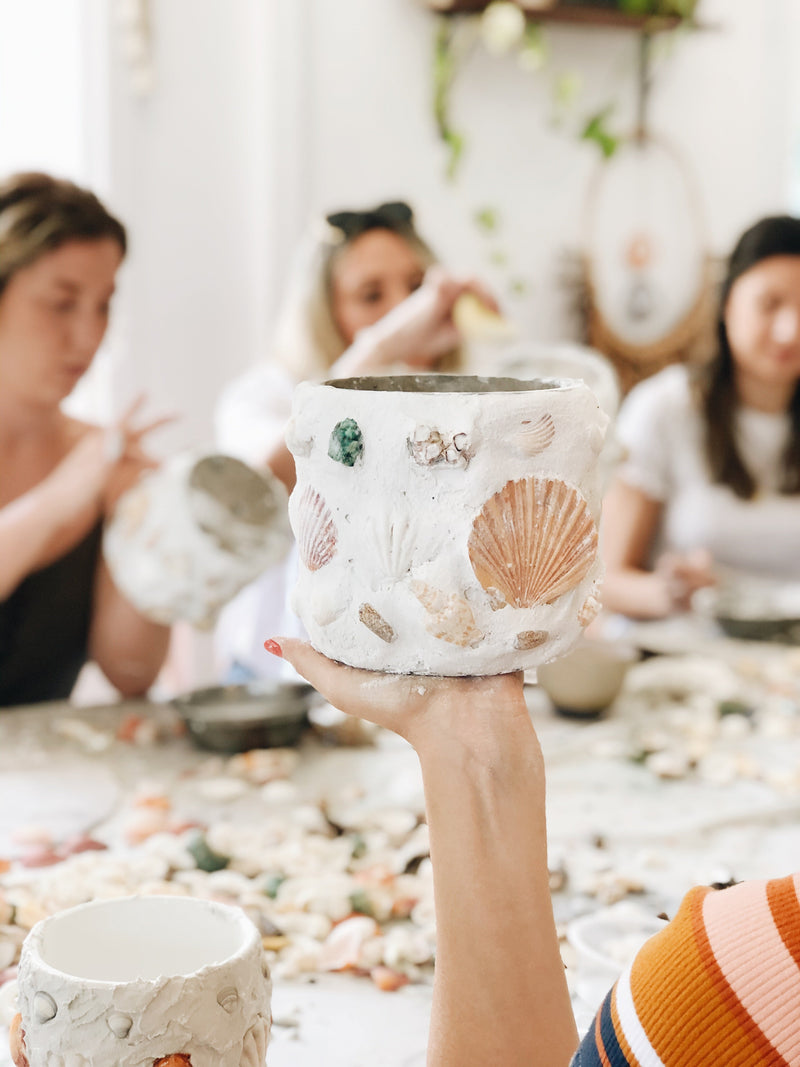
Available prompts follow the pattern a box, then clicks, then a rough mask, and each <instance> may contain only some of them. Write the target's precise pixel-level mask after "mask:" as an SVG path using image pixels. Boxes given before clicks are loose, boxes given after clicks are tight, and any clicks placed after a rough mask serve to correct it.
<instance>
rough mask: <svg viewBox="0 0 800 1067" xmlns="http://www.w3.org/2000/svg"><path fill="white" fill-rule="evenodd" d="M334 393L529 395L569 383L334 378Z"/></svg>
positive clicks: (469, 377) (454, 377)
mask: <svg viewBox="0 0 800 1067" xmlns="http://www.w3.org/2000/svg"><path fill="white" fill-rule="evenodd" d="M324 384H325V385H330V386H332V387H333V388H334V389H352V390H355V391H359V392H367V393H370V392H371V393H530V392H534V391H542V390H546V389H564V388H566V387H568V386H570V385H572V384H573V383H572V382H571V381H569V380H567V379H562V378H532V379H530V380H528V381H525V380H523V379H521V378H485V377H482V376H481V377H479V376H477V375H473V374H387V375H385V376H383V377H364V378H334V379H332V380H331V381H328V382H325V383H324Z"/></svg>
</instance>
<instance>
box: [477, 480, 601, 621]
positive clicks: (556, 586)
mask: <svg viewBox="0 0 800 1067" xmlns="http://www.w3.org/2000/svg"><path fill="white" fill-rule="evenodd" d="M468 549H469V559H470V563H471V564H472V569H473V570H474V571H475V576H476V577H477V579H478V581H479V582H480V583H481V585H482V586H483V588H484V589H486V590H487V592H491V591H494V590H496V591H497V592H498V593H500V595H501V596H503V597H504V598H505V600H506V601H507V603H509V604H513V605H514V607H517V608H529V607H532V606H533V605H534V604H552V602H553V601H554V600H557V599H558V597H560V596H563V594H564V593H568V592H569V591H570V589H574V588H575V586H576V585H578V583H579V582H580V581H581V580H582V579H583V578H585V577H586V575H587V574H588V573H589V570H590V569H591V566H592V564H593V563H594V561H595V557H596V556H597V526H596V524H595V522H594V520H593V518H592V516H591V514H590V512H589V507H588V505H587V503H586V501H585V500H584V498H583V497H582V496H581V494H580V493H579V492H578V490H577V489H574V488H573V487H572V486H571V485H567V483H566V482H562V481H560V480H559V479H557V478H521V479H520V480H519V481H516V482H506V484H505V485H504V486H503V488H502V489H501V490H500V491H499V492H497V493H495V494H494V496H493V497H491V498H490V499H489V500H487V501H486V503H485V504H484V505H483V508H482V509H481V511H480V513H479V515H478V517H477V518H476V519H475V521H474V523H473V524H472V533H471V534H470V537H469V543H468Z"/></svg>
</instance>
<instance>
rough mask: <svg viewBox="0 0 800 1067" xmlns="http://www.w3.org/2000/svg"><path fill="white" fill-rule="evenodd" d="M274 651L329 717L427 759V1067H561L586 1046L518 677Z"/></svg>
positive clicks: (537, 752) (286, 642) (295, 645)
mask: <svg viewBox="0 0 800 1067" xmlns="http://www.w3.org/2000/svg"><path fill="white" fill-rule="evenodd" d="M278 640H279V645H280V648H281V649H282V650H283V654H284V656H285V658H286V659H287V660H289V662H291V663H292V665H293V666H294V667H295V668H296V669H297V670H298V671H299V672H300V673H301V674H302V675H304V677H306V678H308V680H309V681H310V682H311V683H312V685H314V686H315V688H317V689H318V690H319V691H320V692H321V693H323V694H324V695H325V696H326V697H327V699H328V700H330V701H331V703H332V704H334V705H335V706H337V707H339V708H340V709H342V710H343V711H346V712H349V713H350V714H353V715H358V716H360V717H362V718H365V719H369V720H370V721H372V722H376V723H378V724H379V725H381V726H385V727H387V728H389V729H391V730H394V731H395V732H397V733H399V734H401V735H402V736H403V737H405V738H406V739H407V740H408V741H409V742H410V743H411V744H412V745H413V746H414V748H415V749H416V751H417V753H418V755H419V759H420V764H421V767H422V775H423V782H424V787H425V799H426V807H427V813H428V824H429V828H430V837H431V859H432V862H433V869H434V890H435V902H436V923H437V953H436V979H435V985H434V1003H433V1013H432V1018H431V1031H430V1042H429V1050H428V1067H487V1065H489V1064H502V1065H503V1067H566V1065H567V1064H568V1063H569V1061H570V1058H571V1056H572V1054H573V1052H574V1050H575V1048H576V1046H577V1040H578V1039H577V1033H576V1030H575V1024H574V1021H573V1017H572V1010H571V1007H570V1000H569V994H568V991H567V985H566V980H565V977H564V968H563V965H562V962H561V957H560V954H559V948H558V939H557V936H556V931H555V923H554V921H553V911H552V906H551V902H550V891H549V887H548V874H547V844H546V832H545V781H544V765H543V762H542V754H541V749H540V747H539V742H538V739H537V737H536V734H535V732H534V729H533V726H532V724H531V720H530V716H529V715H528V710H527V707H526V705H525V701H524V699H523V694H522V678H521V676H519V675H503V676H500V677H497V678H470V679H455V678H417V677H413V678H412V677H405V676H392V675H380V674H372V673H370V672H368V671H358V670H354V669H352V668H349V667H342V666H339V665H337V664H334V663H331V662H330V661H329V660H327V659H325V657H323V656H321V655H319V654H318V653H317V652H315V651H314V650H313V649H312V648H311V647H310V646H308V645H305V644H303V643H302V642H299V641H296V640H290V639H283V638H279V639H278Z"/></svg>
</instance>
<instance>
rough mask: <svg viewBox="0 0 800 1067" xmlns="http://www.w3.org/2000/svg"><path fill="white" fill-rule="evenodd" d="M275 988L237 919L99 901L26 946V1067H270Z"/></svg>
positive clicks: (215, 907)
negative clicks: (268, 1055) (157, 1066)
mask: <svg viewBox="0 0 800 1067" xmlns="http://www.w3.org/2000/svg"><path fill="white" fill-rule="evenodd" d="M270 994H271V985H270V980H269V971H268V969H267V967H266V963H265V961H264V955H263V949H262V946H261V937H260V935H259V932H258V930H257V929H256V927H255V926H254V925H253V923H252V922H251V921H250V920H249V919H248V918H247V916H246V915H245V914H244V912H242V910H241V909H239V908H233V907H230V906H228V905H224V904H219V903H216V902H211V901H206V900H200V899H197V898H192V897H158V896H153V897H147V896H140V897H123V898H118V899H112V900H101V901H94V902H92V903H90V904H81V905H79V906H78V907H76V908H70V909H69V910H67V911H63V912H59V913H57V914H55V915H52V916H50V917H49V918H47V919H43V920H42V921H41V922H39V923H37V924H36V925H35V926H34V927H33V929H32V930H31V932H30V933H29V934H28V937H27V938H26V940H25V943H24V945H23V949H22V956H21V959H20V966H19V976H18V993H17V995H18V1002H19V1014H18V1015H17V1016H16V1017H15V1019H14V1021H13V1022H12V1025H11V1032H10V1044H11V1052H12V1058H13V1060H14V1063H15V1064H16V1067H50V1065H51V1064H54V1063H59V1064H60V1063H64V1064H69V1065H70V1067H73V1065H74V1067H91V1065H92V1064H97V1063H103V1064H114V1065H115V1067H153V1064H156V1063H162V1061H163V1064H164V1065H165V1067H166V1065H169V1067H178V1065H181V1067H183V1065H184V1064H191V1067H263V1064H264V1061H265V1058H266V1048H267V1041H268V1036H269V1027H270V1022H271V1015H270Z"/></svg>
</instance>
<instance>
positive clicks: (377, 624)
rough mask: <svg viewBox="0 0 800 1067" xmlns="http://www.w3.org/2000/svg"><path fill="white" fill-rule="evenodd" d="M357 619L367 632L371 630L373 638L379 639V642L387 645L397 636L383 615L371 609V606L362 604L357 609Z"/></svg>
mask: <svg viewBox="0 0 800 1067" xmlns="http://www.w3.org/2000/svg"><path fill="white" fill-rule="evenodd" d="M358 617H359V619H361V621H362V622H363V623H364V625H365V626H366V628H367V629H368V630H372V632H373V633H374V634H375V636H376V637H380V639H381V641H385V642H386V643H387V645H389V644H391V643H392V641H394V639H395V638H396V636H397V635H396V634H395V632H394V630H393V629H392V627H391V626H390V625H389V623H388V622H387V621H386V619H384V617H383V615H381V614H380V612H378V611H376V610H375V608H373V606H372V604H362V605H361V607H360V608H359V609H358Z"/></svg>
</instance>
